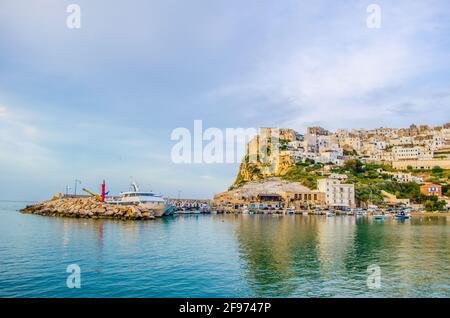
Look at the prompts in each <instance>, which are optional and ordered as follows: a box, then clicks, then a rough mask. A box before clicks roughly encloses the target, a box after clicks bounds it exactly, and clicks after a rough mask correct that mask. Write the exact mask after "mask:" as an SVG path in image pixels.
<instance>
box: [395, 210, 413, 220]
mask: <svg viewBox="0 0 450 318" xmlns="http://www.w3.org/2000/svg"><path fill="white" fill-rule="evenodd" d="M395 217H396V218H398V219H409V218H410V217H411V214H406V213H405V212H403V211H402V212H400V213H397V214H396V215H395Z"/></svg>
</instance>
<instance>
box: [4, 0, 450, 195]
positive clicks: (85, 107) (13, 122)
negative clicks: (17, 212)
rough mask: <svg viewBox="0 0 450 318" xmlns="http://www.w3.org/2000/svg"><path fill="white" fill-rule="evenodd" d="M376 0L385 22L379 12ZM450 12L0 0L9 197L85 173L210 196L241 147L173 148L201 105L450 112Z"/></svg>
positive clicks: (92, 181)
mask: <svg viewBox="0 0 450 318" xmlns="http://www.w3.org/2000/svg"><path fill="white" fill-rule="evenodd" d="M74 3H75V4H78V5H79V7H80V9H81V20H80V21H81V27H80V28H79V29H77V28H68V27H67V23H66V20H67V17H68V16H69V15H70V13H68V12H67V6H68V5H69V4H74ZM372 3H375V4H377V5H378V6H379V8H380V9H381V16H380V17H381V20H380V28H368V27H367V22H366V21H367V18H368V16H369V15H370V14H371V13H370V12H369V13H368V12H367V7H368V6H369V5H370V4H372ZM449 13H450V3H449V2H448V1H447V0H442V1H438V0H435V1H433V0H431V1H426V2H425V1H414V0H408V1H406V0H405V1H402V0H398V1H375V0H371V1H345V3H344V2H343V1H331V0H329V1H320V0H319V1H317V0H315V1H312V0H311V1H299V0H296V1H294V0H283V1H269V0H246V1H241V0H214V1H211V0H188V1H181V0H178V1H175V0H164V1H163V0H159V1H155V0H151V1H148V0H146V1H144V0H129V1H123V0H118V1H114V2H111V1H105V0H83V1H81V0H70V1H64V0H27V1H24V0H0V200H41V199H46V198H49V197H51V196H52V195H53V194H54V193H55V192H65V188H66V185H70V187H71V188H72V189H71V190H70V191H71V192H73V188H74V180H75V179H79V180H81V182H82V184H81V185H79V186H78V187H79V188H80V187H87V188H89V189H91V190H94V191H98V190H99V186H100V183H101V182H102V180H103V179H105V180H106V182H107V185H108V188H109V190H110V191H111V193H114V194H117V193H119V192H120V191H126V190H128V186H129V183H130V181H132V180H136V181H137V182H138V183H139V184H140V185H141V187H142V188H144V189H146V190H153V191H155V192H158V193H162V194H163V195H165V196H172V197H175V196H178V195H179V194H180V196H181V197H189V198H211V197H212V196H213V195H214V194H215V193H218V192H222V191H225V190H226V189H227V188H228V186H229V185H230V184H231V183H232V182H233V180H234V178H235V176H236V174H237V170H238V167H239V163H238V162H235V163H220V164H207V163H195V164H176V163H174V162H173V161H172V159H171V149H172V148H173V146H174V144H175V143H176V142H175V141H173V140H171V134H172V132H173V131H174V129H176V128H179V127H184V128H187V129H188V130H190V131H192V130H193V127H194V120H202V122H203V127H204V128H205V129H206V128H208V127H216V128H219V129H221V130H225V129H226V128H238V127H243V128H250V127H252V128H258V127H288V128H293V129H295V130H297V131H299V132H304V131H305V129H306V127H308V126H311V125H321V126H323V127H325V128H327V129H330V130H335V129H338V128H367V129H370V128H375V127H407V126H409V125H410V124H412V123H417V124H429V125H441V124H443V123H445V122H449V121H450V116H449V110H450V56H449V55H450V37H449V36H448V34H450V20H449V19H448V16H449Z"/></svg>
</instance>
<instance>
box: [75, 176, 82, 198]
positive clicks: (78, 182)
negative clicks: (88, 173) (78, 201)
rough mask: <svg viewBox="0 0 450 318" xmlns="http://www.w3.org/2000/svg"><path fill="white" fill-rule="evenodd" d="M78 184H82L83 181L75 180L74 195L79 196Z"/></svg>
mask: <svg viewBox="0 0 450 318" xmlns="http://www.w3.org/2000/svg"><path fill="white" fill-rule="evenodd" d="M77 184H81V180H78V179H75V187H74V195H75V197H76V196H77Z"/></svg>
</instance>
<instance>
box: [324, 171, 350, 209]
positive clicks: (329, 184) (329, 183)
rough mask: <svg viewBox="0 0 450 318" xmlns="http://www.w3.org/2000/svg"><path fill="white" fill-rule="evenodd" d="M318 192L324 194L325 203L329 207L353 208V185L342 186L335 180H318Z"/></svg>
mask: <svg viewBox="0 0 450 318" xmlns="http://www.w3.org/2000/svg"><path fill="white" fill-rule="evenodd" d="M317 188H318V190H319V192H324V193H325V203H326V205H327V206H329V207H344V208H353V207H355V206H356V202H355V185H353V184H343V183H341V181H340V180H337V179H330V178H327V179H319V180H318V182H317Z"/></svg>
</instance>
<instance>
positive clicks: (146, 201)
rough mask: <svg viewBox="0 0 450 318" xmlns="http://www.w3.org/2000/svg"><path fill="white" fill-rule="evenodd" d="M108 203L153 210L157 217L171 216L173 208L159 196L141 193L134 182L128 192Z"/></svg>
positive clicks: (151, 193)
mask: <svg viewBox="0 0 450 318" xmlns="http://www.w3.org/2000/svg"><path fill="white" fill-rule="evenodd" d="M108 203H110V204H117V205H138V206H142V207H144V208H147V209H151V210H153V211H154V215H155V216H157V217H159V216H163V215H171V214H173V212H174V208H173V206H172V205H170V204H168V203H167V202H166V200H164V198H163V197H162V196H161V195H160V194H155V193H153V192H144V191H141V190H140V189H139V186H138V185H137V183H136V182H133V183H132V184H131V186H130V191H126V192H121V193H120V197H119V198H116V199H113V200H111V201H108Z"/></svg>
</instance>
